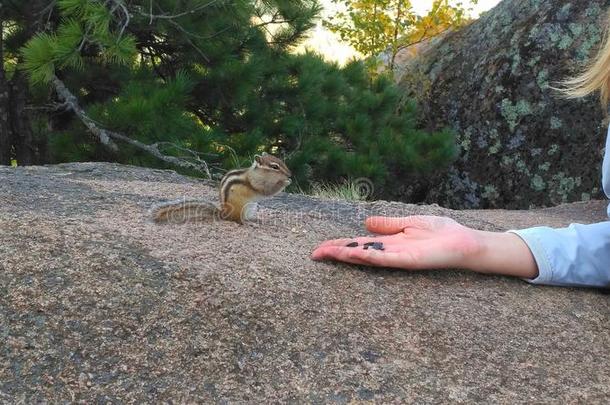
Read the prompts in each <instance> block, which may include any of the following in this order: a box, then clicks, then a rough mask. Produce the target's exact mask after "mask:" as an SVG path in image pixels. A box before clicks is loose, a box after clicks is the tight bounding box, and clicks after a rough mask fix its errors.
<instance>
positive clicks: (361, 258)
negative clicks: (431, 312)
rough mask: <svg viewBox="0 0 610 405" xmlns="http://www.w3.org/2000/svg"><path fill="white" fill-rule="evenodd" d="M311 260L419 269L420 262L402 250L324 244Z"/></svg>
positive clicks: (313, 254)
mask: <svg viewBox="0 0 610 405" xmlns="http://www.w3.org/2000/svg"><path fill="white" fill-rule="evenodd" d="M311 257H312V259H313V260H334V261H341V262H346V263H352V264H360V265H365V266H376V267H393V268H401V269H419V268H422V267H423V266H421V263H417V260H416V259H415V258H414V257H412V255H410V254H408V253H406V252H404V251H402V252H400V253H393V252H385V251H380V250H375V249H366V250H365V249H361V248H360V249H355V248H346V247H339V246H326V247H322V248H318V249H316V250H315V251H314V252H313V253H312V255H311Z"/></svg>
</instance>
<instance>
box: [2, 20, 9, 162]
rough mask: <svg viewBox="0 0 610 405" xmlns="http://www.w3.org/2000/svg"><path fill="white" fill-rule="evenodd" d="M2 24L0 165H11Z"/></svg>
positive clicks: (7, 87)
mask: <svg viewBox="0 0 610 405" xmlns="http://www.w3.org/2000/svg"><path fill="white" fill-rule="evenodd" d="M3 29H4V22H3V21H2V20H1V19H0V165H10V164H11V142H10V126H9V116H10V101H9V84H8V82H7V80H6V72H5V71H4V42H3Z"/></svg>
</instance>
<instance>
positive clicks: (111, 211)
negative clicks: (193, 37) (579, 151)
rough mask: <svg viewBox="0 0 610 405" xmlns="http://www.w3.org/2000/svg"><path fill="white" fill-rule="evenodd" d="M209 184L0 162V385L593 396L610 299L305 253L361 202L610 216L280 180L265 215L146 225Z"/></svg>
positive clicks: (48, 397) (248, 395)
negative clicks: (296, 187) (345, 194)
mask: <svg viewBox="0 0 610 405" xmlns="http://www.w3.org/2000/svg"><path fill="white" fill-rule="evenodd" d="M215 195H216V193H215V190H214V188H212V187H211V186H210V185H209V184H208V183H206V182H202V181H196V180H191V179H187V178H185V177H182V176H179V175H177V174H175V173H173V172H169V171H157V170H150V169H141V168H135V167H128V166H120V165H115V164H103V163H79V164H65V165H57V166H47V167H27V168H6V167H4V168H0V203H1V205H0V227H1V229H2V232H0V259H1V260H0V336H1V339H0V353H1V358H2V361H1V363H0V400H1V401H3V402H7V403H14V402H21V403H37V402H41V401H49V402H68V401H70V402H73V401H78V402H83V403H96V402H97V403H124V402H159V401H172V402H174V403H185V402H193V401H196V402H202V403H210V402H222V403H226V402H246V401H248V402H276V401H282V402H285V401H299V402H312V403H322V402H331V403H347V402H352V401H357V402H362V401H376V402H474V401H477V402H501V403H517V402H532V401H535V402H555V403H557V402H586V403H602V402H607V400H608V398H609V397H610V351H609V350H608V348H609V347H610V316H609V314H610V300H609V299H608V296H607V295H603V294H602V293H600V292H598V291H592V290H583V289H562V288H551V287H536V286H531V285H529V284H527V283H525V282H523V281H520V280H514V279H508V278H502V277H490V276H484V275H478V274H468V273H464V272H457V271H443V272H441V271H430V272H413V273H409V272H404V271H391V270H384V269H371V268H358V267H352V266H347V265H336V264H329V263H314V262H312V261H310V260H309V253H310V252H311V250H312V249H313V248H314V246H316V245H317V244H318V243H319V242H321V241H322V240H324V239H327V238H334V237H340V236H344V235H354V234H360V233H362V228H361V221H362V219H363V217H364V216H365V215H367V214H370V213H383V214H390V215H407V214H415V213H426V214H438V215H449V216H452V217H454V218H456V219H457V220H459V221H461V222H463V223H465V224H468V225H471V226H476V227H480V228H484V229H503V228H508V227H513V226H528V225H533V224H538V223H543V222H547V221H548V223H552V224H554V225H564V224H567V223H569V222H570V221H571V220H572V219H577V220H579V221H582V222H592V221H598V220H602V219H604V211H605V202H602V201H599V202H590V203H587V204H577V205H567V206H562V207H559V208H554V209H549V210H539V211H529V212H512V211H500V212H499V211H491V212H486V211H482V212H468V211H462V212H460V211H451V210H446V209H442V208H439V207H438V206H414V205H403V204H398V203H387V202H376V203H359V204H355V203H348V202H333V201H327V200H319V199H312V198H308V197H304V196H298V195H287V194H284V195H281V196H279V197H277V198H275V199H273V200H272V201H269V202H267V203H265V204H264V206H263V207H261V210H260V212H259V216H260V221H261V222H260V223H259V224H256V225H248V226H240V225H237V224H234V223H231V222H217V223H212V222H207V223H206V222H203V223H189V224H182V225H175V224H167V225H155V224H153V223H151V222H149V221H148V217H147V209H148V208H149V207H150V206H151V205H152V204H153V203H156V202H159V201H163V200H166V199H169V198H179V197H182V196H188V197H202V196H203V197H209V198H215Z"/></svg>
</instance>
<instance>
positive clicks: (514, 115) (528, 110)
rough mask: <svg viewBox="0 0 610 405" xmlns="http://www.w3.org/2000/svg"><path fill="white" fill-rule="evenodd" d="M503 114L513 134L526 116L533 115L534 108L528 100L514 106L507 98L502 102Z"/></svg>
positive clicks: (518, 102)
mask: <svg viewBox="0 0 610 405" xmlns="http://www.w3.org/2000/svg"><path fill="white" fill-rule="evenodd" d="M501 113H502V116H503V117H504V119H505V120H506V122H507V123H508V127H509V128H510V131H511V132H514V131H515V128H516V127H517V125H519V122H521V119H522V118H523V117H525V116H526V115H531V114H532V113H533V111H532V106H531V104H530V103H529V102H528V101H527V100H519V101H517V103H516V104H513V103H512V102H511V101H510V100H509V99H507V98H505V99H504V100H502V105H501Z"/></svg>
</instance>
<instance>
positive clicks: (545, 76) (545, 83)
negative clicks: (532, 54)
mask: <svg viewBox="0 0 610 405" xmlns="http://www.w3.org/2000/svg"><path fill="white" fill-rule="evenodd" d="M536 83H538V87H540V90H546V89H548V88H549V71H548V70H546V69H542V70H541V71H540V72H538V76H537V77H536Z"/></svg>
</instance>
